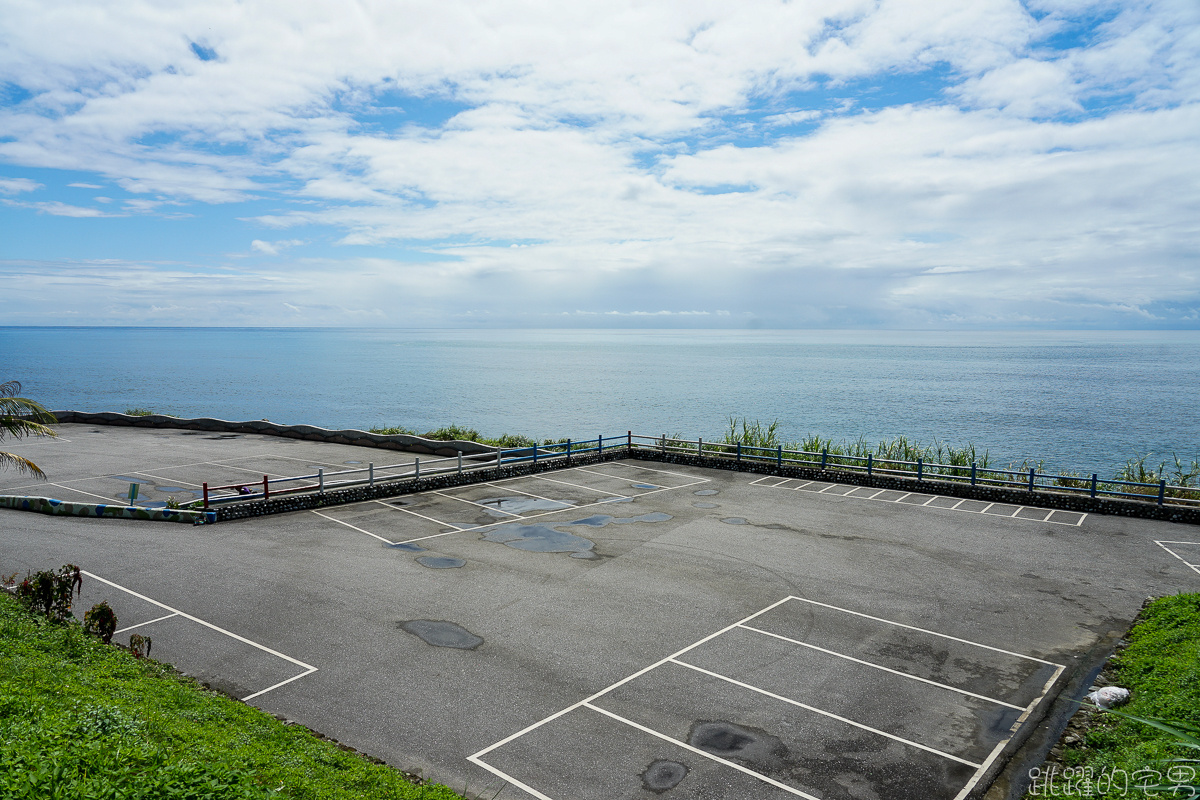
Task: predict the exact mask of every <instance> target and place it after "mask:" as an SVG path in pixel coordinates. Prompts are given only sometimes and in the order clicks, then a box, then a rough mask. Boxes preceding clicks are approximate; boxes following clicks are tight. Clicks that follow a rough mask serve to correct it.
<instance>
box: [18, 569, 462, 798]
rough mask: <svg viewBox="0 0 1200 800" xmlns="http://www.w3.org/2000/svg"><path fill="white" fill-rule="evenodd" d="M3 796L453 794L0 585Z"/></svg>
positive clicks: (169, 796)
mask: <svg viewBox="0 0 1200 800" xmlns="http://www.w3.org/2000/svg"><path fill="white" fill-rule="evenodd" d="M0 797H3V798H6V799H7V798H12V799H13V800H26V799H28V800H35V799H36V800H59V798H61V799H62V800H67V798H70V800H93V799H94V800H101V799H103V800H143V799H144V800H233V799H234V798H236V799H237V800H243V799H244V800H250V799H251V798H253V799H254V800H257V799H258V798H268V797H277V798H297V799H299V798H305V799H306V800H307V799H311V800H316V799H317V798H330V799H331V800H350V799H351V798H355V799H361V800H367V798H370V800H375V799H376V798H405V799H408V798H412V799H413V800H453V799H454V798H459V795H457V794H455V793H454V792H452V791H451V790H450V789H448V788H446V787H444V786H439V785H433V784H427V785H423V786H418V785H416V784H415V783H413V782H412V781H411V780H409V779H408V778H407V777H406V776H405V775H404V774H402V773H400V772H398V771H396V770H394V769H391V768H390V767H388V766H386V765H383V764H378V763H373V762H371V761H369V760H368V759H366V758H364V757H362V756H359V755H356V754H354V753H349V752H346V751H343V750H341V749H339V748H338V747H337V746H336V745H334V744H332V743H330V742H326V741H322V740H320V739H318V738H316V737H315V736H313V735H312V734H311V733H310V732H309V731H307V730H306V729H304V728H302V727H300V726H296V725H284V724H283V723H281V722H279V721H278V720H276V719H274V718H273V717H271V716H270V715H268V714H266V713H263V712H262V711H259V710H258V709H255V708H253V707H251V706H248V705H245V704H243V703H239V702H237V701H235V700H231V699H229V698H227V697H224V696H222V695H219V694H216V693H214V692H211V691H207V690H205V689H203V688H202V687H200V686H199V685H198V684H196V683H195V682H194V681H192V680H190V679H187V678H183V677H181V676H179V675H178V674H177V673H175V672H174V671H173V670H172V669H171V668H170V667H169V666H167V665H165V664H160V663H158V662H154V661H150V660H137V659H134V658H133V657H132V656H131V655H130V654H129V653H127V652H126V651H124V650H121V649H118V648H116V647H112V646H108V645H105V644H102V643H101V642H100V641H99V640H98V639H95V638H93V637H90V636H88V635H86V634H84V633H83V631H82V630H81V628H80V626H79V625H78V623H76V622H74V621H68V622H67V623H65V624H64V623H52V622H49V621H48V620H46V619H45V618H42V617H38V616H35V615H33V614H31V613H30V612H28V611H27V610H26V609H25V608H24V607H23V606H21V605H20V604H19V603H18V602H17V600H16V599H14V598H13V597H11V596H10V595H8V594H7V593H2V592H0Z"/></svg>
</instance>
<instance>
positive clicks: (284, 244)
mask: <svg viewBox="0 0 1200 800" xmlns="http://www.w3.org/2000/svg"><path fill="white" fill-rule="evenodd" d="M302 244H304V240H303V239H281V240H279V241H275V242H264V241H263V240H262V239H255V240H254V241H252V242H251V243H250V249H251V250H253V251H254V252H256V253H262V254H263V255H268V256H277V255H279V254H280V253H282V252H283V251H284V250H286V249H287V248H289V247H296V246H297V245H302Z"/></svg>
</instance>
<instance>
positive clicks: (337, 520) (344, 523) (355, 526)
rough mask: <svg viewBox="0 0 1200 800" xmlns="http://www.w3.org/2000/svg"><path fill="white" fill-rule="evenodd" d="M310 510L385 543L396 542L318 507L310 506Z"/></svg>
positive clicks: (323, 517)
mask: <svg viewBox="0 0 1200 800" xmlns="http://www.w3.org/2000/svg"><path fill="white" fill-rule="evenodd" d="M309 511H311V512H312V513H314V514H316V515H317V516H318V517H321V518H322V519H327V520H329V521H330V522H336V523H337V524H338V525H345V526H346V527H347V528H349V529H351V530H354V531H358V532H359V533H365V534H366V535H367V536H371V537H373V538H375V539H378V540H379V541H381V542H383V543H384V544H395V542H393V541H391V540H390V539H385V538H383V537H382V536H380V535H379V534H376V533H371V532H370V531H368V530H363V529H362V528H360V527H358V526H357V525H351V524H350V523H349V522H342V521H341V520H340V519H336V518H334V517H331V516H329V515H328V514H322V513H321V512H320V511H317V510H316V509H313V508H310V509H309Z"/></svg>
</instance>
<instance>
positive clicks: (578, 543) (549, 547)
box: [483, 525, 596, 558]
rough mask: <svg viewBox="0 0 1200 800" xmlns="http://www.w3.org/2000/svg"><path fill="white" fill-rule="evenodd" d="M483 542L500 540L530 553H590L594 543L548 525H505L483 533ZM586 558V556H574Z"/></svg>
mask: <svg viewBox="0 0 1200 800" xmlns="http://www.w3.org/2000/svg"><path fill="white" fill-rule="evenodd" d="M483 540H484V541H485V542H500V543H501V544H505V545H508V546H509V547H512V548H515V549H517V550H525V551H527V552H530V553H572V554H575V553H590V552H591V550H592V548H593V547H595V546H596V543H595V542H593V541H592V540H591V539H584V538H583V537H582V536H575V535H574V534H571V533H565V532H563V531H557V530H555V529H554V528H551V527H550V526H549V525H505V526H503V527H500V528H493V529H492V530H490V531H488V532H487V533H485V534H484V535H483ZM576 557H577V558H587V557H588V556H576Z"/></svg>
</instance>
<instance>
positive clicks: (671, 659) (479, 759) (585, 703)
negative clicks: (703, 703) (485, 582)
mask: <svg viewBox="0 0 1200 800" xmlns="http://www.w3.org/2000/svg"><path fill="white" fill-rule="evenodd" d="M791 601H800V602H804V603H810V604H812V605H816V606H821V607H824V608H828V609H832V610H835V611H840V612H844V613H848V614H852V615H855V616H858V617H862V618H865V619H870V620H874V621H877V622H882V623H885V624H888V625H892V626H896V627H900V628H905V629H907V630H912V631H917V632H920V633H924V634H928V635H932V636H937V637H940V638H943V639H947V640H950V641H956V642H960V643H963V644H968V645H971V646H974V647H979V648H982V649H985V650H990V651H992V652H996V653H1002V654H1004V655H1008V656H1015V657H1017V658H1021V659H1026V660H1029V661H1034V662H1037V663H1040V664H1045V665H1047V666H1051V667H1054V670H1053V674H1052V675H1051V676H1050V677H1049V678H1048V679H1047V680H1046V682H1045V683H1044V684H1043V686H1042V689H1041V692H1040V693H1039V694H1038V696H1037V697H1036V698H1035V699H1034V700H1033V701H1032V702H1030V703H1029V705H1027V706H1018V705H1013V704H1011V703H1008V702H1005V701H1002V700H997V699H995V698H990V697H987V696H985V695H980V694H975V693H973V692H967V691H965V690H961V689H957V688H955V687H952V686H947V685H945V684H939V683H937V682H935V681H930V680H928V679H924V678H919V677H917V676H913V675H907V674H905V673H901V672H897V671H895V670H892V669H890V668H887V667H883V666H881V665H877V664H871V663H870V662H866V661H862V660H860V659H855V658H852V657H849V656H845V655H843V654H840V653H835V652H833V651H829V650H825V649H824V648H820V647H816V646H814V645H809V644H807V643H805V642H799V641H797V640H794V639H788V638H787V637H784V636H779V635H777V634H772V633H770V632H768V631H763V630H761V629H759V628H755V627H754V626H752V625H750V624H749V623H750V622H752V621H753V620H754V619H755V618H757V617H760V616H762V615H764V614H766V613H768V612H769V611H771V610H773V609H775V608H778V607H779V606H781V605H783V604H784V603H788V602H791ZM735 628H741V629H744V630H750V631H754V632H757V633H761V634H766V635H768V636H774V637H775V638H777V639H782V640H784V641H788V642H793V643H795V644H799V645H803V646H805V647H811V648H813V649H816V650H820V651H821V652H825V653H829V654H831V655H835V656H838V657H841V658H847V659H848V660H851V661H855V662H857V663H860V664H865V665H867V666H870V667H874V668H877V669H882V670H885V671H887V672H892V673H894V674H897V675H901V676H903V677H906V678H912V679H915V680H919V681H922V682H924V683H929V684H932V685H934V686H939V687H941V688H945V689H949V690H951V691H954V692H957V693H959V694H963V695H967V696H970V697H975V698H978V699H981V700H985V701H988V702H991V703H995V704H998V705H1002V706H1004V707H1006V708H1011V709H1013V710H1016V711H1021V712H1022V714H1021V715H1020V717H1019V718H1018V719H1017V721H1016V722H1015V723H1014V724H1013V726H1012V727H1011V728H1010V729H1009V732H1008V734H1009V735H1008V736H1007V737H1006V738H1004V739H1003V740H1002V741H1000V742H997V743H996V745H995V747H994V748H993V749H992V750H991V751H990V753H989V755H988V756H987V758H986V759H984V761H983V762H982V763H979V762H974V761H969V760H967V759H964V758H960V757H959V756H956V755H953V754H952V753H948V752H945V751H941V750H937V749H935V748H932V747H928V746H926V745H922V744H920V743H918V742H915V741H912V740H909V739H905V738H903V737H900V736H897V735H895V734H892V733H889V732H887V731H884V730H880V729H878V728H873V727H871V726H867V725H864V724H862V723H859V722H856V721H854V720H852V719H849V718H847V717H843V716H840V715H837V714H833V713H831V712H828V711H825V710H823V709H820V708H817V707H815V706H810V705H807V704H805V703H801V702H799V701H797V700H793V699H791V698H788V697H784V696H782V695H778V694H775V693H773V692H770V691H767V690H765V689H763V688H761V687H757V686H754V685H752V684H749V683H745V682H743V681H739V680H736V679H734V678H731V677H729V676H727V675H722V674H720V673H718V672H714V671H711V670H708V669H704V668H702V667H699V666H696V665H695V664H690V663H688V662H686V661H684V660H682V656H684V655H685V654H686V653H688V652H689V651H691V650H694V649H696V648H698V647H700V646H701V645H703V644H705V643H707V642H710V641H712V640H713V639H716V638H717V637H719V636H722V635H724V634H725V633H728V632H729V631H731V630H733V629H735ZM668 663H671V664H676V665H678V666H681V667H686V668H688V669H690V670H694V671H696V672H699V673H702V674H705V675H708V676H710V677H713V678H717V679H719V680H722V681H726V682H728V683H731V684H733V685H736V686H739V687H741V688H744V689H747V690H750V691H753V692H756V693H758V694H761V695H763V696H766V697H770V698H772V699H774V700H777V701H780V702H782V703H787V704H789V705H792V706H796V707H799V708H803V709H805V710H808V711H811V712H813V713H816V714H820V715H823V716H826V717H829V718H832V719H836V720H838V721H840V722H843V723H845V724H848V725H851V726H854V727H856V728H860V729H862V730H866V731H869V732H871V733H874V734H876V735H879V736H882V737H885V738H888V739H891V740H893V741H897V742H900V743H903V744H906V745H910V746H912V747H915V748H918V749H921V750H923V751H926V752H929V753H933V754H936V755H938V756H942V757H944V758H947V759H950V760H953V761H956V762H958V763H961V764H964V765H966V766H969V767H972V768H973V769H974V770H975V772H974V774H973V775H972V776H971V778H970V779H969V780H968V781H967V783H966V785H965V786H963V787H962V789H961V790H960V791H959V792H958V794H957V795H956V796H955V800H964V798H966V797H967V795H968V794H969V793H970V792H971V790H972V789H973V788H974V787H975V785H976V784H977V783H978V782H979V780H980V779H981V778H982V777H983V776H984V775H985V774H986V772H987V771H988V769H989V768H990V767H991V765H992V764H993V763H994V762H995V760H996V759H997V758H998V757H999V756H1000V754H1001V753H1002V752H1003V751H1004V748H1005V747H1006V746H1007V745H1008V743H1009V742H1010V741H1012V739H1013V737H1014V736H1016V734H1017V732H1018V731H1019V730H1020V728H1021V726H1022V725H1023V724H1024V723H1025V722H1026V720H1028V719H1029V717H1030V715H1031V714H1032V712H1033V710H1034V709H1035V708H1036V707H1037V706H1038V705H1039V704H1040V703H1041V702H1042V700H1044V699H1045V697H1046V696H1047V694H1048V693H1049V692H1050V690H1051V689H1052V688H1053V686H1054V685H1055V683H1056V681H1057V680H1058V679H1059V677H1060V676H1061V675H1062V673H1063V671H1064V670H1065V669H1066V667H1065V666H1063V665H1061V664H1054V663H1052V662H1049V661H1045V660H1043V659H1040V658H1035V657H1033V656H1027V655H1024V654H1021V653H1014V652H1012V651H1009V650H1004V649H1001V648H998V647H992V646H991V645H985V644H980V643H979V642H972V641H969V640H967V639H960V638H958V637H956V636H950V635H948V634H942V633H938V632H937V631H931V630H928V629H925V628H918V627H916V626H913V625H907V624H905V623H900V622H895V621H892V620H886V619H883V618H881V617H874V616H871V615H870V614H864V613H861V612H857V611H852V610H850V609H846V608H840V607H838V606H833V605H829V604H827V603H821V602H818V601H814V600H808V599H806V598H802V597H795V596H789V597H785V598H783V599H782V600H779V601H777V602H775V603H772V604H771V605H769V606H767V607H766V608H764V609H762V610H761V611H758V612H756V613H754V614H751V615H750V616H748V617H746V618H744V619H742V620H739V621H738V622H735V623H733V624H732V625H729V626H726V627H725V628H722V629H721V630H719V631H716V632H715V633H712V634H709V635H708V636H706V637H704V638H703V639H700V640H699V641H697V642H695V643H693V644H691V645H688V646H687V647H685V648H683V649H681V650H679V651H677V652H675V653H672V654H671V655H669V656H667V657H666V658H663V659H661V660H660V661H657V662H655V663H653V664H650V665H648V666H646V667H643V668H642V669H640V670H638V671H636V672H634V673H633V674H631V675H629V676H628V677H626V678H623V679H622V680H619V681H617V682H616V683H613V684H611V685H610V686H607V687H605V688H604V689H601V690H600V691H599V692H596V693H595V694H593V695H591V696H590V697H587V698H584V699H583V700H580V701H579V702H577V703H575V704H574V705H571V706H568V707H566V708H564V709H562V710H560V711H558V712H556V713H554V714H551V715H549V716H547V717H545V718H543V719H540V720H538V721H537V722H534V723H533V724H531V725H528V726H526V727H525V728H523V729H521V730H519V731H517V732H516V733H513V734H511V735H510V736H507V737H505V738H504V739H501V740H500V741H498V742H496V743H495V744H492V745H489V746H488V747H485V748H484V749H482V750H480V751H478V752H477V753H474V754H472V755H470V756H468V757H467V758H468V760H469V761H470V762H471V763H473V764H476V765H478V766H480V767H482V768H484V769H486V770H488V771H489V772H491V773H492V774H494V775H496V776H498V777H500V778H501V779H503V780H506V781H508V782H509V783H511V784H512V785H514V786H517V787H518V788H520V789H522V790H523V791H526V792H528V793H529V794H530V795H532V796H533V797H535V798H538V800H553V798H551V797H549V796H548V795H546V794H543V793H542V792H540V791H538V790H537V789H535V788H533V787H531V786H529V785H528V784H526V783H523V782H522V781H520V780H519V779H516V778H514V777H513V776H512V775H510V774H508V773H506V772H504V771H502V770H500V769H498V768H496V767H493V766H491V765H490V764H488V763H487V762H486V761H484V760H483V759H484V757H485V756H486V755H487V754H488V753H491V752H492V751H494V750H496V749H498V748H501V747H503V746H505V745H507V744H509V743H510V742H513V741H515V740H517V739H519V738H521V737H522V736H525V735H526V734H528V733H530V732H532V731H534V730H536V729H538V728H540V727H542V726H543V725H546V724H548V723H550V722H552V721H554V720H556V719H559V718H560V717H562V716H564V715H566V714H569V713H570V712H572V711H575V710H577V709H579V708H587V709H589V710H592V711H595V712H597V713H600V714H603V715H605V716H607V717H609V718H611V719H613V720H616V721H618V722H621V723H623V724H625V725H628V726H631V727H633V728H635V729H637V730H639V731H642V732H643V733H646V734H648V735H650V736H653V737H655V738H657V739H661V740H663V741H666V742H669V743H671V744H673V745H675V746H677V747H680V748H683V749H686V750H688V751H690V752H693V753H695V754H696V755H699V756H702V757H704V758H707V759H710V760H712V761H715V762H718V763H720V764H723V765H725V766H728V767H730V768H733V769H737V770H738V771H739V772H742V773H744V774H746V775H750V776H752V777H754V778H757V779H758V780H761V781H763V782H765V783H768V784H771V785H772V786H776V787H778V788H780V789H783V790H784V791H787V792H789V793H791V794H794V795H797V796H800V797H804V798H809V800H819V798H817V797H816V796H814V795H811V794H808V793H806V792H803V791H802V790H800V789H798V788H796V787H793V786H788V785H787V784H784V783H780V782H779V781H776V780H774V779H773V778H770V777H769V776H767V775H762V774H760V773H757V772H755V771H753V770H751V769H748V768H746V767H744V766H742V765H740V764H736V763H734V762H731V761H727V760H725V759H723V758H720V757H718V756H715V755H713V754H711V753H708V752H705V751H703V750H701V749H699V748H696V747H694V746H692V745H691V744H689V743H687V742H684V741H681V740H679V739H676V738H674V737H672V736H668V735H666V734H664V733H661V732H659V731H656V730H654V729H653V728H650V727H648V726H645V725H642V724H639V723H637V722H634V721H632V720H629V719H626V718H624V717H622V716H620V715H618V714H615V713H613V712H611V711H608V710H606V709H604V708H601V707H600V706H598V705H595V701H596V700H598V699H599V698H601V697H603V696H604V695H606V694H608V693H610V692H612V691H613V690H615V689H617V688H619V687H621V686H624V685H625V684H627V683H629V682H630V681H633V680H635V679H637V678H639V677H641V676H643V675H645V674H647V673H649V672H651V671H653V670H655V669H658V668H659V667H661V666H663V665H664V664H668Z"/></svg>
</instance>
